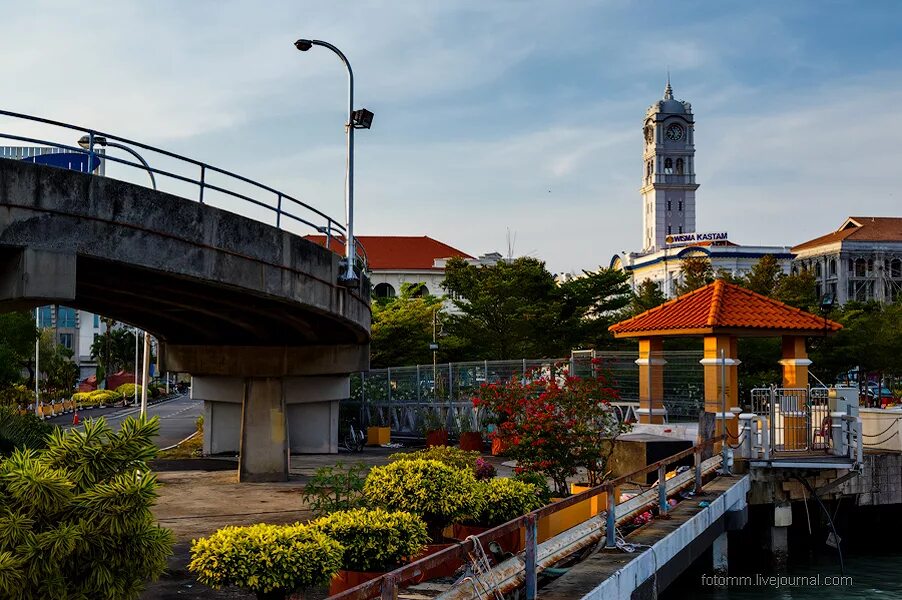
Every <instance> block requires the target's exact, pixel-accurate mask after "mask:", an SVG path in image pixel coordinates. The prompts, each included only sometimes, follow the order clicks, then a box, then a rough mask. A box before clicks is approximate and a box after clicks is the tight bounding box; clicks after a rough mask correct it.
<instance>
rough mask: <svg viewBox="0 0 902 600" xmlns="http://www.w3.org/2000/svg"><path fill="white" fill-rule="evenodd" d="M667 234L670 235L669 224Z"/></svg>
mask: <svg viewBox="0 0 902 600" xmlns="http://www.w3.org/2000/svg"><path fill="white" fill-rule="evenodd" d="M667 235H670V225H668V226H667Z"/></svg>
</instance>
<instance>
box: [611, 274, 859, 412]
mask: <svg viewBox="0 0 902 600" xmlns="http://www.w3.org/2000/svg"><path fill="white" fill-rule="evenodd" d="M841 328H842V325H840V324H839V323H835V322H833V321H830V320H828V319H826V318H825V317H819V316H818V315H814V314H811V313H809V312H805V311H804V310H800V309H798V308H794V307H792V306H789V305H787V304H784V303H782V302H779V301H777V300H774V299H772V298H768V297H767V296H762V295H761V294H757V293H755V292H753V291H751V290H747V289H745V288H743V287H741V286H738V285H734V284H731V283H727V282H725V281H723V280H717V281H714V282H713V283H710V284H708V285H706V286H704V287H702V288H699V289H697V290H695V291H692V292H689V293H687V294H684V295H682V296H680V297H678V298H675V299H673V300H670V301H669V302H666V303H664V304H662V305H660V306H657V307H655V308H652V309H651V310H647V311H645V312H643V313H641V314H638V315H636V316H635V317H632V318H631V319H627V320H625V321H620V322H619V323H615V324H614V325H612V326H611V327H610V331H611V332H612V333H613V334H614V337H617V338H637V339H638V340H639V358H638V359H637V360H636V364H638V365H639V410H638V411H637V413H638V417H639V422H640V423H663V422H664V418H665V416H666V414H667V411H666V409H665V407H664V368H665V365H666V364H667V361H666V360H665V359H664V354H663V350H664V339H665V338H668V337H687V336H690V337H702V338H704V357H703V358H702V360H701V364H702V365H704V373H705V412H706V413H714V414H715V415H716V416H715V419H716V422H718V423H722V422H724V421H726V420H727V419H731V418H732V417H733V412H732V411H731V410H730V409H733V408H735V407H738V405H739V389H738V381H739V380H738V373H737V367H738V366H739V360H738V358H737V349H738V347H737V346H738V344H737V341H738V338H740V337H751V336H759V337H775V336H781V337H782V339H783V345H782V359H781V360H780V364H781V365H782V366H783V382H782V384H783V387H784V388H794V389H798V388H807V387H808V366H809V365H810V364H811V361H810V360H809V359H808V353H807V351H806V348H805V340H806V338H807V337H812V336H823V335H826V334H829V333H834V332H836V331H838V330H839V329H841ZM737 412H738V411H737ZM718 429H719V427H718Z"/></svg>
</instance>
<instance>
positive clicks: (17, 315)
mask: <svg viewBox="0 0 902 600" xmlns="http://www.w3.org/2000/svg"><path fill="white" fill-rule="evenodd" d="M37 338H38V330H37V328H35V325H34V315H32V314H29V313H27V312H10V313H3V314H0V388H5V387H9V386H11V385H13V384H15V383H18V382H20V381H21V380H22V371H23V370H25V369H27V370H28V371H29V372H30V373H31V377H34V342H35V340H36V339H37Z"/></svg>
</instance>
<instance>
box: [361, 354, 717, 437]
mask: <svg viewBox="0 0 902 600" xmlns="http://www.w3.org/2000/svg"><path fill="white" fill-rule="evenodd" d="M637 357H638V353H637V352H595V351H574V352H573V355H572V356H571V357H570V358H558V359H518V360H496V361H471V362H458V363H436V364H432V365H413V366H406V367H392V368H388V369H373V370H370V371H366V372H362V373H355V374H353V375H352V376H351V398H350V399H349V400H348V401H347V402H345V403H344V405H343V418H348V417H353V416H355V415H358V416H359V419H360V421H361V422H362V424H363V425H381V426H389V427H391V429H392V431H393V432H395V433H397V434H408V435H417V434H422V433H423V432H424V431H425V430H426V429H428V428H430V427H436V426H439V425H441V426H444V427H446V428H448V429H449V430H452V431H468V430H479V429H480V428H481V422H480V421H481V419H482V417H484V416H485V415H480V414H479V413H478V411H474V410H473V405H472V401H471V400H472V397H473V395H474V394H475V392H476V391H477V390H478V389H479V387H480V386H481V385H483V384H486V383H502V382H505V381H509V380H510V379H511V378H522V377H533V376H536V375H542V374H546V375H547V374H548V373H550V372H551V370H552V369H553V368H554V367H566V368H567V369H569V372H570V373H571V374H573V375H577V376H581V377H586V376H592V375H593V374H594V373H597V372H599V370H600V371H601V372H604V373H605V374H606V375H608V376H609V377H610V378H611V382H612V387H613V388H614V389H616V390H617V391H618V394H619V400H618V401H617V402H615V403H614V404H615V406H616V407H617V410H618V414H619V415H620V416H621V417H622V418H625V419H630V420H632V419H633V418H634V416H635V412H634V411H635V409H636V408H638V406H639V366H638V365H637V364H636V359H637ZM652 358H655V359H663V360H665V361H666V364H665V365H664V398H663V402H664V406H665V408H666V409H667V414H668V420H669V421H671V422H675V421H697V419H698V412H699V411H700V410H702V409H703V405H704V370H703V367H702V365H701V364H700V362H699V361H700V360H701V358H702V353H701V352H664V353H662V354H661V355H660V356H659V355H656V354H655V355H653V356H652Z"/></svg>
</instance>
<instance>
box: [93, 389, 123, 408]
mask: <svg viewBox="0 0 902 600" xmlns="http://www.w3.org/2000/svg"><path fill="white" fill-rule="evenodd" d="M88 394H89V395H88V402H89V403H90V404H91V405H93V406H97V405H101V404H103V405H108V404H115V403H116V402H119V401H120V400H122V394H120V393H119V392H116V391H113V390H94V391H93V392H88Z"/></svg>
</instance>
